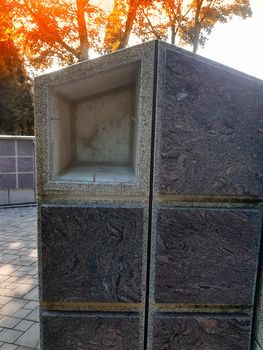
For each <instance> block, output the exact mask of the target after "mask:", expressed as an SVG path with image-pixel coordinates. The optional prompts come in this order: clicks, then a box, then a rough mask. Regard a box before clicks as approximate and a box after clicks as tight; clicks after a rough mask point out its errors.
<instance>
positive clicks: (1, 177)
mask: <svg viewBox="0 0 263 350" xmlns="http://www.w3.org/2000/svg"><path fill="white" fill-rule="evenodd" d="M32 202H35V137H34V136H5V135H0V205H8V204H20V203H32Z"/></svg>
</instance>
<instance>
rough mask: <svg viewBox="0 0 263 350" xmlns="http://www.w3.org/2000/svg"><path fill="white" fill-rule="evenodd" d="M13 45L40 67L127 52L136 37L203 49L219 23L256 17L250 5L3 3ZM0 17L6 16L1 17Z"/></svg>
mask: <svg viewBox="0 0 263 350" xmlns="http://www.w3.org/2000/svg"><path fill="white" fill-rule="evenodd" d="M4 1H5V2H6V3H7V4H8V6H9V8H10V7H11V11H10V12H9V13H10V16H11V17H12V23H13V24H14V27H13V35H14V42H15V43H16V45H17V46H18V47H19V50H20V52H21V54H23V56H24V57H25V58H26V60H27V61H28V62H29V63H30V64H31V65H33V66H34V67H35V68H43V67H48V66H51V65H52V64H53V62H54V61H56V62H58V63H62V64H71V63H73V62H78V61H81V60H84V59H88V58H89V57H90V54H91V53H92V54H93V53H96V54H101V53H105V52H112V51H115V50H119V49H122V48H124V47H126V46H127V45H128V44H129V42H131V40H130V39H131V38H133V40H137V41H139V40H140V41H145V40H149V39H153V38H158V39H164V40H169V41H170V42H171V43H177V44H180V45H190V46H192V48H193V51H195V52H196V51H197V49H198V47H199V45H201V46H204V45H205V42H206V40H207V39H208V37H209V35H210V34H211V32H212V30H213V28H214V26H215V24H216V23H218V22H220V23H226V22H227V21H229V20H230V19H231V18H232V17H233V16H239V17H241V18H243V19H245V18H247V17H249V16H251V15H252V13H251V8H250V1H249V0H4ZM0 15H1V14H0Z"/></svg>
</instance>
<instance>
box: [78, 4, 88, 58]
mask: <svg viewBox="0 0 263 350" xmlns="http://www.w3.org/2000/svg"><path fill="white" fill-rule="evenodd" d="M87 3H88V0H76V5H77V22H78V31H79V44H80V61H84V60H87V59H88V58H89V41H88V32H87V25H86V19H85V5H86V4H87Z"/></svg>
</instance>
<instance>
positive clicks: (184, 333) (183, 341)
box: [153, 314, 251, 350]
mask: <svg viewBox="0 0 263 350" xmlns="http://www.w3.org/2000/svg"><path fill="white" fill-rule="evenodd" d="M250 331H251V322H250V318H249V317H247V316H244V315H215V314H214V315H213V314H212V315H208V314H207V315H191V314H189V315H176V314H165V315H156V316H155V323H154V333H153V349H154V350H166V349H167V350H168V349H169V350H170V349H174V350H175V349H176V350H197V349H198V350H249V348H250V345H249V344H250Z"/></svg>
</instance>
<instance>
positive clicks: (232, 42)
mask: <svg viewBox="0 0 263 350" xmlns="http://www.w3.org/2000/svg"><path fill="white" fill-rule="evenodd" d="M251 8H252V11H253V16H252V18H248V19H246V20H242V19H240V18H234V19H233V20H231V21H230V22H229V23H226V24H218V25H217V26H216V27H215V29H214V31H213V32H212V34H211V36H210V38H209V41H208V42H207V43H206V46H205V48H204V49H199V50H198V54H200V55H202V56H205V57H207V58H210V59H212V60H215V61H217V62H220V63H223V64H225V65H227V66H230V67H233V68H235V69H237V70H240V71H242V72H245V73H247V74H250V75H252V76H255V77H257V78H260V79H263V0H251Z"/></svg>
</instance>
